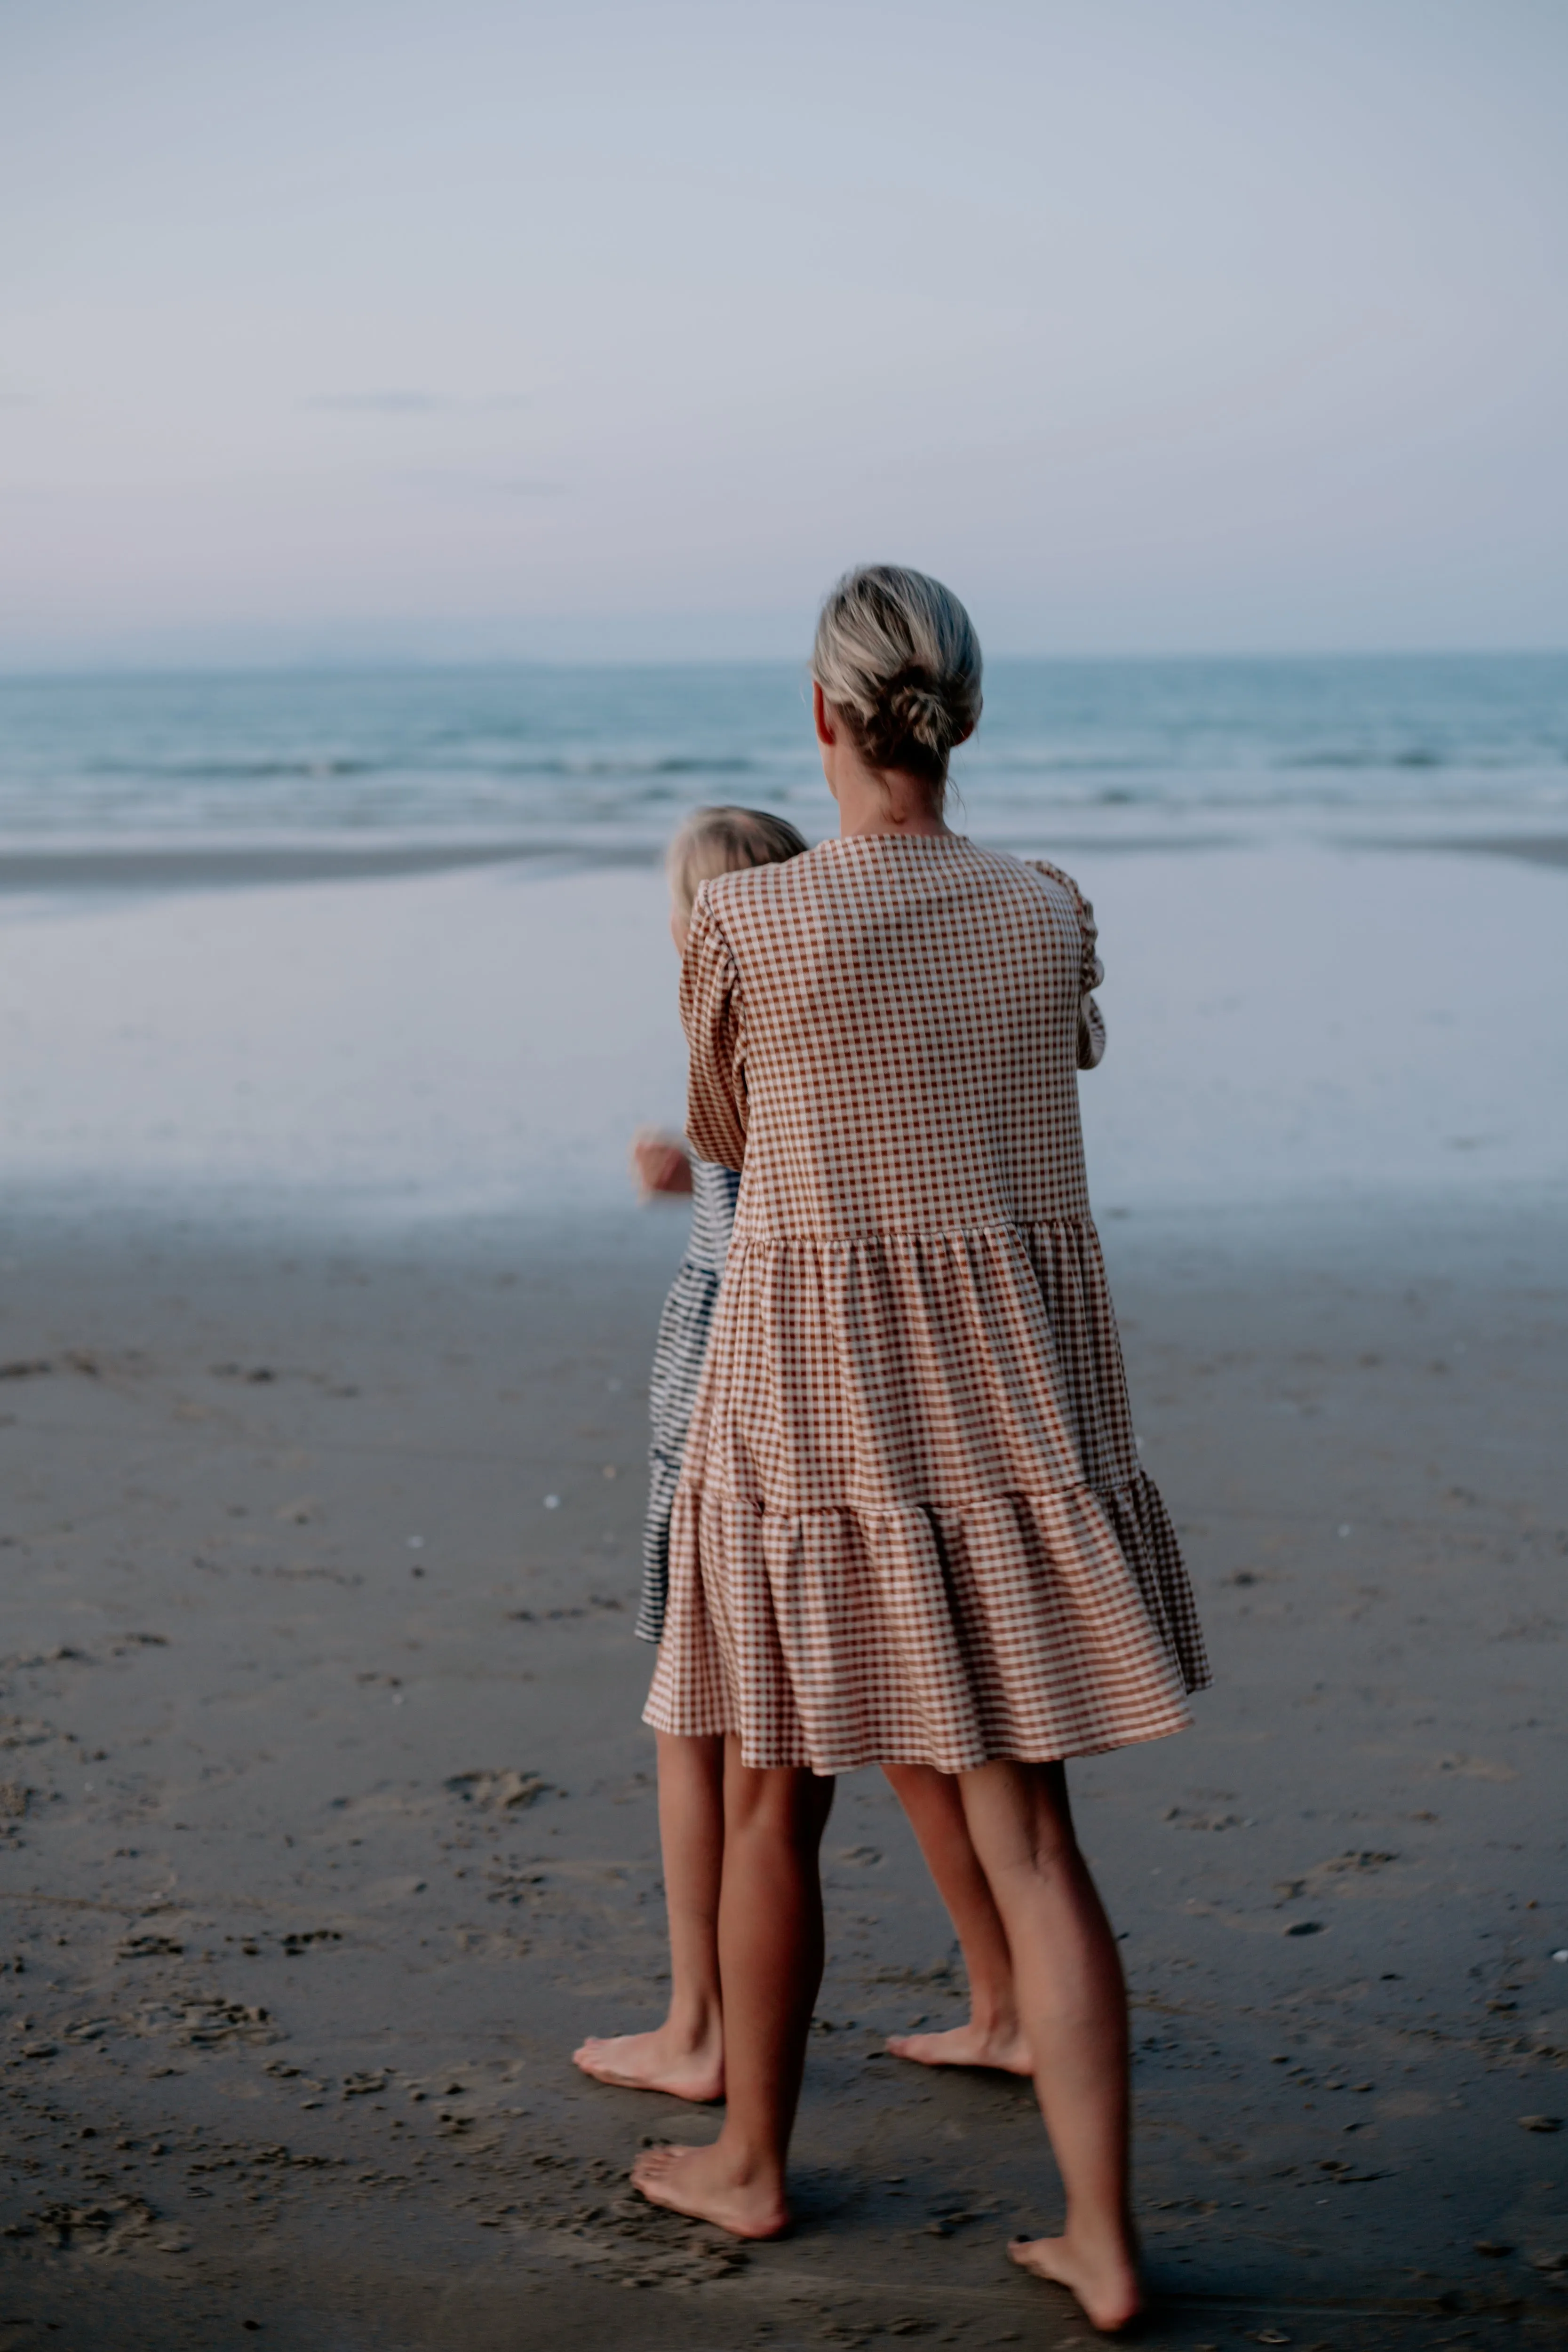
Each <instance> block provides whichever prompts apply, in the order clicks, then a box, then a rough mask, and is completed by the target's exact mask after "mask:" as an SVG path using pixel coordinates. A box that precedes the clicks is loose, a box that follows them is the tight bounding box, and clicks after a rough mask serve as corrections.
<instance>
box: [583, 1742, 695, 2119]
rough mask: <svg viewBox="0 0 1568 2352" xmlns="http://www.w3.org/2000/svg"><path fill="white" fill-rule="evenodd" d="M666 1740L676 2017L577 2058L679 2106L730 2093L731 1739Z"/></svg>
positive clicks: (662, 1816) (664, 1832)
mask: <svg viewBox="0 0 1568 2352" xmlns="http://www.w3.org/2000/svg"><path fill="white" fill-rule="evenodd" d="M657 1738H658V1833H659V1842H660V1843H661V1845H662V1847H663V1850H664V1896H665V1905H666V1908H667V1909H668V1914H669V2014H668V2017H667V2018H666V2019H665V2021H664V2023H663V2024H662V2025H660V2026H658V2027H656V2028H655V2030H654V2032H651V2033H621V2034H616V2036H614V2037H613V2038H612V2039H608V2040H606V2039H605V2038H603V2037H601V2036H597V2035H595V2036H594V2037H593V2038H592V2039H590V2040H589V2041H587V2042H584V2044H583V2046H582V2048H581V2049H580V2050H576V2051H574V2053H573V2056H574V2060H575V2061H576V2063H577V2064H578V2065H579V2066H581V2068H582V2069H583V2072H584V2074H593V2075H595V2076H596V2077H597V2078H598V2080H599V2081H600V2082H601V2083H618V2084H621V2085H623V2086H624V2087H625V2088H626V2089H627V2090H632V2091H669V2092H672V2093H673V2094H674V2095H675V2096H676V2097H677V2098H678V2099H721V2098H722V2097H723V2095H724V2022H723V2005H722V2003H721V2000H720V1995H719V1888H720V1884H721V1879H722V1877H723V1870H724V1742H723V1740H722V1739H721V1738H712V1739H682V1738H677V1737H676V1736H675V1735H674V1734H673V1733H670V1732H665V1731H661V1732H659V1733H658V1735H657Z"/></svg>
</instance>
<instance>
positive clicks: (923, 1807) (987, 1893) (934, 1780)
mask: <svg viewBox="0 0 1568 2352" xmlns="http://www.w3.org/2000/svg"><path fill="white" fill-rule="evenodd" d="M882 1769H883V1771H884V1772H885V1773H886V1774H887V1776H888V1779H889V1781H890V1782H891V1783H892V1786H893V1790H894V1792H895V1794H896V1795H897V1797H898V1800H899V1802H900V1805H902V1807H903V1809H904V1811H905V1812H906V1813H907V1814H908V1815H909V1817H910V1827H911V1828H912V1829H913V1831H914V1833H915V1835H916V1837H917V1838H919V1840H920V1844H921V1853H923V1854H924V1856H925V1861H926V1868H927V1869H928V1870H929V1871H930V1872H931V1876H932V1878H933V1879H934V1880H935V1881H936V1890H937V1893H938V1894H939V1895H941V1896H942V1901H943V1902H944V1903H945V1904H946V1906H947V1908H948V1915H949V1916H950V1917H951V1919H952V1924H953V1927H954V1928H955V1929H956V1931H957V1934H958V1941H959V1948H960V1949H961V1950H962V1952H963V1965H964V1968H965V1969H966V1970H967V1972H968V1976H969V2021H968V2023H967V2024H964V2025H955V2026H952V2027H951V2028H950V2029H949V2030H948V2032H945V2033H895V2034H891V2035H889V2040H888V2047H889V2050H890V2051H891V2052H892V2053H893V2055H894V2057H895V2058H912V2059H913V2060H914V2062H915V2063H916V2064H917V2065H920V2066H995V2067H998V2068H999V2069H1000V2070H1001V2071H1002V2072H1003V2073H1005V2074H1032V2073H1033V2072H1034V2069H1033V2067H1032V2066H1031V2065H1030V2063H1029V2050H1028V2044H1027V2043H1026V2041H1025V2040H1024V2033H1023V2028H1022V2027H1021V2026H1020V2025H1019V2022H1018V2009H1017V2003H1016V2000H1014V1997H1013V1956H1012V1954H1011V1952H1010V1951H1009V1950H1008V1948H1007V1932H1006V1929H1005V1927H1003V1925H1002V1915H1001V1913H1000V1912H999V1911H998V1910H997V1908H996V1905H995V1902H994V1899H993V1897H992V1894H991V1889H990V1886H989V1885H987V1883H986V1878H985V1873H984V1871H983V1870H982V1869H981V1867H980V1861H979V1857H978V1855H977V1854H976V1853H975V1851H974V1847H973V1843H972V1842H971V1840H970V1835H969V1824H968V1822H966V1821H965V1819H964V1817H963V1796H962V1794H961V1792H960V1790H959V1786H958V1782H957V1780H955V1779H954V1778H953V1776H952V1773H951V1772H938V1771H936V1770H935V1769H933V1768H932V1767H931V1765H929V1764H884V1765H883V1767H882Z"/></svg>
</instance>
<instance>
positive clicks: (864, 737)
mask: <svg viewBox="0 0 1568 2352" xmlns="http://www.w3.org/2000/svg"><path fill="white" fill-rule="evenodd" d="M980 672H981V663H980V640H979V638H978V637H977V636H976V635H975V634H974V625H973V622H972V621H971V619H970V617H969V615H968V614H967V613H966V612H965V611H964V609H963V605H962V604H960V603H959V601H958V599H957V597H956V596H955V595H954V594H953V593H952V590H951V589H950V588H944V587H943V586H942V583H941V581H940V580H929V579H928V578H927V577H926V575H925V573H924V572H906V571H905V570H904V569H903V568H902V566H901V565H900V564H896V563H868V564H863V565H862V566H861V567H860V569H859V570H858V571H856V572H846V573H845V575H844V577H843V579H842V580H841V581H840V582H839V583H838V585H837V587H836V588H835V589H834V590H833V591H832V592H831V593H830V594H829V596H828V598H827V600H826V603H825V604H824V605H823V607H822V614H821V617H820V619H819V620H818V622H817V624H816V645H815V646H814V647H813V649H812V656H811V673H812V676H813V677H815V678H816V682H817V684H818V686H820V687H821V688H822V691H823V695H824V697H825V698H826V700H827V701H828V702H830V703H831V704H832V705H833V708H834V709H835V711H836V712H837V714H838V716H839V717H840V718H841V719H843V720H844V721H845V723H846V724H847V727H848V728H849V730H850V732H851V734H852V735H853V736H854V738H855V741H856V744H857V746H858V749H859V751H860V753H861V755H862V757H863V758H864V759H865V761H867V764H868V766H870V767H873V768H880V769H884V770H886V769H890V768H892V769H897V770H898V771H899V772H900V773H902V774H904V775H910V776H918V777H919V778H920V780H921V782H922V783H924V784H927V785H929V786H930V787H931V792H932V795H933V797H934V800H935V802H936V805H937V806H938V807H939V808H940V807H941V805H942V794H943V792H944V790H945V787H946V784H947V762H948V758H949V755H950V754H951V752H952V747H953V745H954V744H955V743H962V742H963V739H964V737H965V736H966V735H970V734H973V730H974V729H975V727H976V725H977V724H978V722H979V719H980V709H981V694H980Z"/></svg>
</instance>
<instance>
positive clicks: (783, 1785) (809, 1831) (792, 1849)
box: [632, 1740, 833, 2238]
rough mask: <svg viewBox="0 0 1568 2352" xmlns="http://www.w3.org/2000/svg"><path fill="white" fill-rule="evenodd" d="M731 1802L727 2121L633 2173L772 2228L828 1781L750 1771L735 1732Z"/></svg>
mask: <svg viewBox="0 0 1568 2352" xmlns="http://www.w3.org/2000/svg"><path fill="white" fill-rule="evenodd" d="M832 1802H833V1782H832V1781H831V1780H818V1779H816V1778H814V1776H813V1775H812V1774H811V1773H810V1772H805V1771H795V1770H779V1771H757V1770H753V1769H751V1768H750V1767H749V1766H747V1765H745V1764H742V1761H741V1757H740V1742H739V1741H738V1740H736V1741H733V1742H732V1743H731V1749H730V1753H729V1756H728V1758H727V1759H726V1765H725V1772H724V1886H723V1895H722V1898H721V1904H720V1908H719V1953H720V1958H721V1964H722V1968H723V1976H724V2037H725V2051H724V2058H725V2077H726V2099H727V2105H726V2109H725V2115H724V2127H723V2129H722V2131H721V2133H720V2135H719V2137H718V2138H717V2139H716V2140H715V2141H714V2142H713V2143H712V2145H711V2146H710V2147H656V2148H650V2149H649V2150H648V2152H647V2155H646V2156H644V2157H642V2158H639V2160H638V2162H637V2165H636V2166H635V2167H634V2168H633V2171H632V2179H633V2180H634V2181H635V2183H636V2184H637V2188H638V2189H641V2190H642V2193H643V2195H644V2196H645V2197H646V2198H647V2199H648V2200H649V2201H650V2202H651V2203H653V2204H655V2205H668V2206H669V2207H670V2208H671V2209H672V2210H674V2211H675V2212H677V2213H690V2214H693V2215H695V2216H696V2217H697V2218H698V2219H699V2220H701V2221H716V2222H717V2223H718V2225H719V2227H720V2228H721V2229H722V2230H729V2231H732V2232H733V2233H734V2235H735V2236H736V2237H738V2238H772V2237H776V2236H777V2234H778V2232H779V2231H781V2230H782V2229H784V2227H785V2226H786V2224H787V2222H788V2221H789V2209H788V2207H787V2205H786V2204H785V2201H784V2159H785V2157H786V2155H787V2153H788V2149H789V2137H790V2131H791V2128H792V2126H793V2125H794V2123H795V2102H796V2100H797V2099H798V2098H799V2096H800V2080H801V2074H802V2070H803V2068H804V2066H805V2040H806V2034H807V2032H808V2030H809V2028H810V2024H811V2012H812V2009H813V2007H814V2005H815V2003H816V1989H817V1987H818V1985H819V1984H820V1983H821V1981H822V1884H821V1878H820V1875H819V1872H818V1865H817V1848H818V1846H819V1845H820V1843H821V1841H822V1832H823V1828H824V1826H825V1824H826V1820H827V1814H828V1809H829V1807H830V1806H831V1804H832Z"/></svg>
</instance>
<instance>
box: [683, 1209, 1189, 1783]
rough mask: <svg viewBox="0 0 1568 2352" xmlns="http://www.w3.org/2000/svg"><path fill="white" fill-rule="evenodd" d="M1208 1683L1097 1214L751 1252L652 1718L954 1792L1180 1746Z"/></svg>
mask: <svg viewBox="0 0 1568 2352" xmlns="http://www.w3.org/2000/svg"><path fill="white" fill-rule="evenodd" d="M840 1335H847V1338H848V1341H849V1344H840V1343H839V1341H840ZM1207 1680H1208V1668H1207V1664H1206V1661H1205V1656H1204V1650H1203V1641H1202V1636H1201V1633H1200V1632H1199V1629H1198V1622H1197V1616H1196V1612H1195V1609H1194V1603H1193V1598H1192V1592H1191V1589H1190V1586H1189V1584H1188V1581H1187V1577H1186V1572H1185V1570H1184V1568H1183V1565H1182V1560H1181V1554H1180V1550H1179V1548H1178V1546H1177V1542H1176V1538H1175V1534H1174V1531H1173V1528H1172V1526H1171V1523H1170V1519H1169V1517H1168V1516H1167V1514H1166V1512H1165V1508H1164V1506H1163V1503H1162V1501H1161V1499H1160V1496H1159V1495H1158V1493H1157V1492H1156V1490H1155V1488H1154V1486H1152V1483H1151V1481H1150V1480H1149V1479H1148V1478H1147V1477H1145V1476H1144V1475H1143V1474H1142V1470H1141V1469H1140V1467H1139V1465H1138V1461H1137V1452H1136V1445H1135V1442H1134V1439H1133V1434H1132V1429H1131V1418H1130V1415H1129V1412H1128V1408H1127V1396H1126V1386H1125V1381H1124V1378H1123V1374H1122V1367H1121V1349H1120V1345H1119V1342H1118V1339H1117V1335H1116V1325H1115V1318H1114V1315H1113V1313H1112V1310H1111V1306H1110V1295H1109V1290H1108V1288H1107V1286H1106V1282H1105V1275H1104V1268H1103V1265H1102V1264H1101V1261H1100V1247H1099V1241H1098V1236H1097V1235H1096V1234H1095V1232H1094V1228H1093V1225H1092V1223H1091V1222H1090V1221H1089V1219H1088V1218H1087V1217H1082V1216H1065V1217H1057V1218H1052V1219H1047V1220H1044V1221H1042V1222H1041V1223H1037V1224H1035V1225H1031V1226H1028V1227H1019V1226H1016V1225H998V1226H994V1227H989V1228H986V1229H984V1230H982V1231H979V1232H969V1233H964V1234H935V1235H931V1234H926V1235H911V1234H892V1235H889V1234H879V1235H877V1236H875V1237H872V1238H866V1239H855V1240H844V1241H837V1240H834V1241H826V1240H821V1239H812V1240H809V1241H806V1240H795V1239H787V1240H772V1239H767V1238H752V1237H746V1236H743V1235H741V1234H738V1235H737V1241H736V1244H735V1246H734V1248H733V1250H732V1253H731V1261H730V1265H729V1267H728V1269H727V1271H726V1275H725V1279H724V1286H723V1291H722V1294H721V1299H720V1302H719V1308H718V1313H717V1316H716V1318H715V1325H714V1331H713V1338H712V1343H711V1349H710V1358H709V1362H708V1367H707V1370H706V1371H705V1374H704V1378H703V1382H702V1388H701V1391H700V1394H699V1398H698V1402H697V1408H696V1411H695V1413H694V1415H693V1420H692V1427H691V1435H690V1439H689V1447H688V1454H687V1465H686V1470H685V1474H684V1475H683V1477H682V1480H681V1484H680V1486H679V1491H678V1493H677V1496H676V1500H675V1507H674V1513H673V1517H672V1521H671V1528H670V1596H669V1614H668V1622H667V1625H666V1631H665V1639H664V1642H663V1643H662V1645H661V1648H660V1653H659V1664H658V1671H657V1673H656V1675H655V1677H654V1685H653V1690H652V1692H651V1694H650V1697H649V1703H648V1708H647V1721H648V1722H650V1723H652V1724H653V1725H654V1726H655V1727H657V1728H658V1729H660V1730H665V1731H672V1732H685V1733H689V1734H692V1733H714V1732H732V1733H736V1734H738V1735H739V1737H740V1739H741V1742H742V1752H743V1754H744V1756H745V1759H746V1761H747V1762H748V1763H750V1764H752V1765H755V1766H758V1767H766V1766H781V1765H793V1766H805V1767H808V1768H810V1769H813V1770H815V1771H817V1772H823V1773H827V1772H841V1771H849V1770H853V1769H857V1768H858V1767H859V1766H861V1765H865V1764H871V1763H880V1762H889V1763H893V1762H910V1763H926V1764H932V1765H935V1766H937V1767H938V1768H939V1769H941V1770H943V1771H948V1772H957V1771H963V1770H966V1769H971V1768H972V1767H973V1766H975V1765H977V1764H980V1763H983V1762H984V1761H985V1760H987V1759H990V1758H994V1757H1013V1758H1017V1759H1033V1760H1038V1761H1044V1760H1047V1759H1056V1758H1060V1757H1066V1756H1079V1755H1089V1754H1093V1753H1096V1752H1098V1751H1100V1750H1102V1749H1105V1748H1117V1747H1121V1746H1125V1745H1128V1744H1131V1743H1132V1742H1135V1741H1139V1740H1144V1739H1154V1738H1163V1737H1164V1736H1165V1735H1166V1734H1168V1733H1171V1732H1174V1731H1178V1730H1181V1729H1182V1728H1184V1727H1185V1725H1186V1724H1187V1722H1188V1721H1189V1719H1190V1718H1189V1716H1188V1712H1187V1709H1186V1706H1185V1696H1186V1694H1187V1693H1189V1692H1190V1691H1192V1690H1194V1689H1197V1688H1199V1687H1200V1686H1201V1685H1204V1684H1205V1683H1206V1682H1207Z"/></svg>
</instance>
